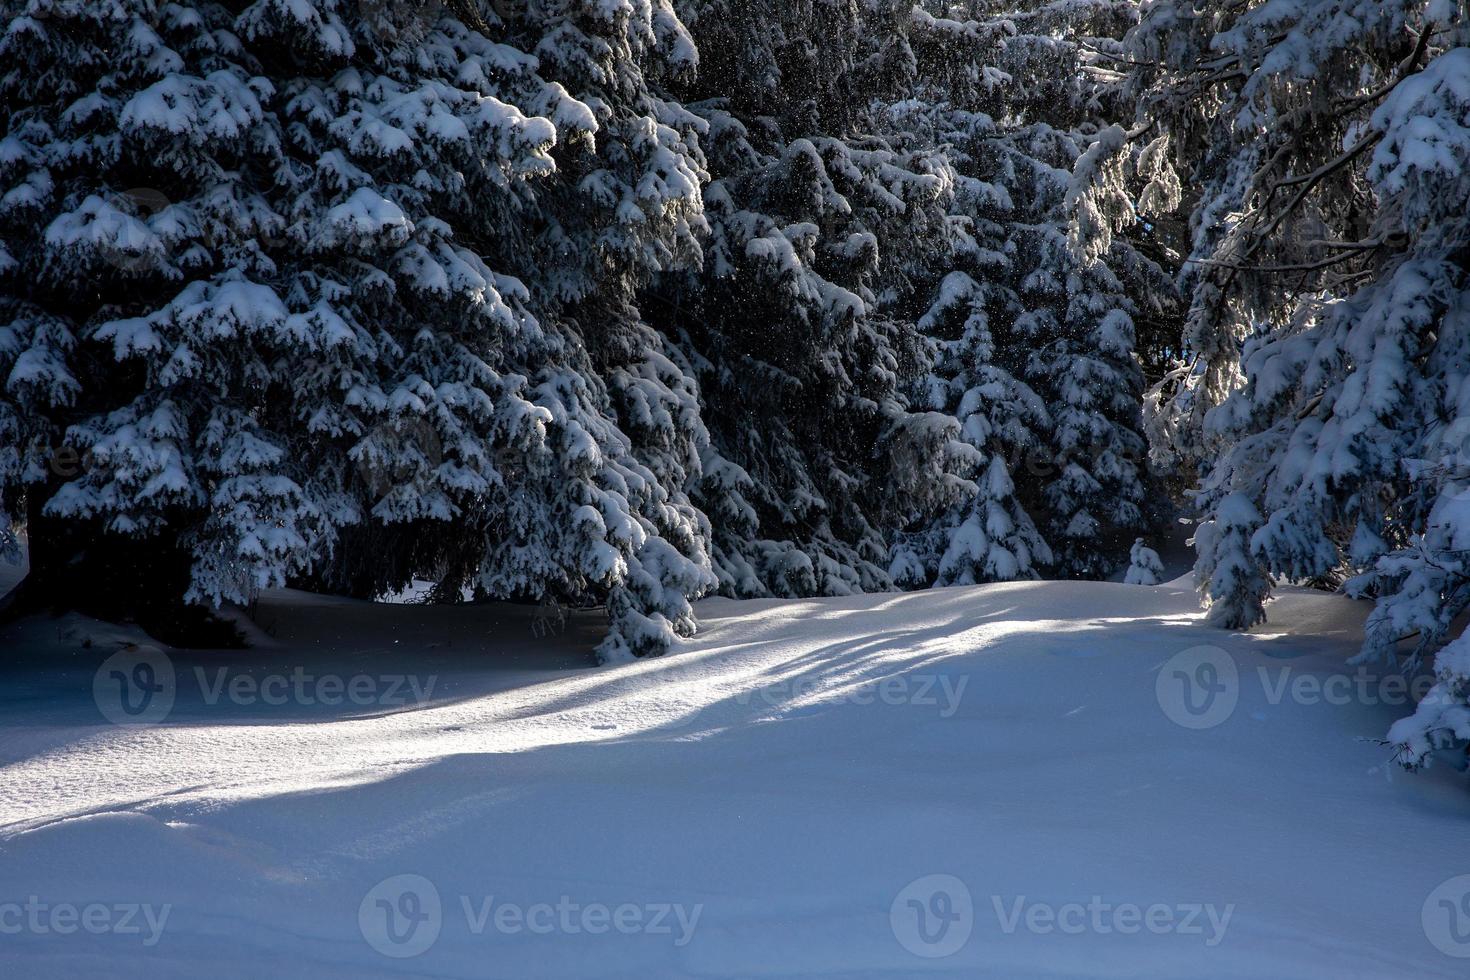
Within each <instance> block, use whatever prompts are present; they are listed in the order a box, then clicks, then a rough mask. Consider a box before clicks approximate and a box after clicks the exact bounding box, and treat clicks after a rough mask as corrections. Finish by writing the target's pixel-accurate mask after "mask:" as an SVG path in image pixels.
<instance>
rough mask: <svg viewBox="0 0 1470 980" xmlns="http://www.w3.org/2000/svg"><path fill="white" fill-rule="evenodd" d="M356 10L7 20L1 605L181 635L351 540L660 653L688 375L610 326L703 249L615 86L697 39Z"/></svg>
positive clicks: (296, 3) (680, 535)
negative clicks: (377, 536) (49, 608)
mask: <svg viewBox="0 0 1470 980" xmlns="http://www.w3.org/2000/svg"><path fill="white" fill-rule="evenodd" d="M371 6H372V10H371V11H368V12H370V13H372V14H373V16H371V17H369V16H366V13H365V8H362V7H360V6H359V5H358V4H356V3H348V2H346V0H292V2H286V0H256V2H252V3H236V4H229V5H221V4H203V3H201V4H188V3H182V4H181V3H167V4H165V3H159V2H153V0H103V2H99V3H77V2H73V0H33V2H30V3H27V4H25V5H21V4H18V3H7V4H5V5H4V7H3V10H4V17H3V24H4V28H3V30H4V34H3V38H0V62H3V64H4V66H5V68H4V70H3V74H0V104H3V105H4V107H5V109H4V136H3V139H0V275H3V276H4V278H5V289H4V296H3V299H0V375H3V377H4V378H5V387H4V392H3V395H0V433H3V436H4V440H3V442H4V445H5V447H6V448H5V450H4V451H3V455H0V503H3V504H4V506H5V508H6V511H7V513H6V515H5V516H6V521H5V523H6V524H7V525H11V524H14V523H15V522H17V521H18V520H19V519H20V518H21V516H22V513H21V508H22V507H23V508H24V512H25V514H26V515H27V516H28V517H29V520H28V521H27V533H28V534H29V537H30V548H31V556H32V573H31V576H30V578H29V579H28V584H27V586H26V587H25V588H26V591H25V592H24V593H23V594H22V598H23V599H24V600H25V601H27V602H32V601H33V602H37V603H46V604H53V603H62V604H69V605H81V604H87V603H89V602H90V603H93V604H97V603H98V601H99V597H108V598H110V599H111V600H113V601H112V602H111V603H110V605H111V606H112V607H113V608H111V609H109V610H107V611H109V612H111V613H113V614H131V615H136V616H139V617H140V618H142V619H144V620H145V622H147V623H148V625H150V626H151V627H153V628H155V629H158V630H159V631H161V632H165V633H170V632H171V633H172V635H176V636H178V637H179V638H187V637H186V635H185V634H188V633H189V630H188V629H187V628H184V627H183V626H181V625H180V623H179V620H178V616H179V615H180V614H179V612H178V608H179V607H178V601H179V600H181V599H183V598H186V597H187V598H188V599H189V600H191V601H194V602H206V603H207V602H210V601H215V602H218V601H221V600H239V599H244V598H246V597H248V596H249V595H250V594H251V592H252V591H253V590H254V589H257V588H259V587H261V586H266V585H275V584H280V583H283V582H285V581H288V580H291V579H292V578H293V577H296V576H300V575H303V574H306V573H308V572H311V571H313V570H318V571H319V570H322V569H324V568H325V569H326V570H327V571H326V574H327V576H328V577H329V578H330V577H333V576H337V577H342V576H343V575H344V574H345V572H344V571H343V567H342V565H341V564H340V563H341V562H342V560H343V558H344V552H347V551H350V550H351V546H352V544H353V541H352V539H350V538H349V539H347V540H343V538H342V534H343V531H344V529H351V528H353V527H356V526H361V525H364V524H368V525H373V526H377V527H378V528H379V529H380V531H384V533H387V532H386V530H385V529H392V528H394V527H397V528H400V529H403V530H405V531H406V532H407V533H406V534H400V535H397V536H394V540H395V542H396V543H397V544H398V547H397V548H395V549H393V552H392V555H393V558H392V560H391V561H390V562H389V563H388V564H390V565H391V567H392V568H393V572H392V574H394V575H397V576H399V577H400V578H401V577H404V576H406V575H408V574H414V573H417V574H445V573H446V572H447V574H451V575H454V576H457V577H459V578H462V579H467V580H468V582H469V583H470V584H472V585H473V586H474V587H475V588H476V589H477V590H479V591H480V592H481V593H482V594H492V595H538V594H541V593H543V592H550V593H557V594H563V595H567V596H569V597H572V598H574V599H587V598H599V599H604V600H605V601H606V602H607V603H608V607H609V611H610V613H611V617H612V630H611V632H610V635H609V638H608V640H607V641H606V643H605V644H604V645H603V647H602V651H603V653H604V655H605V656H607V657H610V658H619V657H623V656H627V655H629V654H632V653H644V652H650V651H654V650H657V649H660V648H661V647H662V646H663V645H665V644H666V643H667V642H668V641H669V640H670V639H671V638H672V637H673V635H674V634H675V633H676V632H687V631H688V630H689V629H691V628H692V618H691V616H690V610H689V604H688V599H689V597H691V596H693V595H696V594H698V593H699V592H700V591H701V590H703V589H704V588H706V587H707V586H708V585H710V584H712V582H713V579H712V577H711V576H710V573H709V571H708V565H709V562H708V557H707V554H706V541H707V536H708V528H707V525H706V524H705V523H704V522H703V520H702V518H701V517H700V515H699V514H698V513H697V512H696V511H695V510H694V509H693V508H692V507H691V506H689V504H688V501H687V498H686V496H685V494H684V486H685V484H686V483H687V482H688V480H689V473H688V472H687V470H688V468H690V467H692V466H696V465H697V464H698V460H699V456H700V453H701V452H702V451H703V449H704V445H705V441H706V439H705V436H704V433H703V429H702V427H701V426H700V425H699V423H698V413H697V406H696V405H695V402H694V398H693V390H694V389H693V387H692V382H691V381H690V379H689V373H688V371H687V369H685V368H684V367H682V366H681V365H680V364H679V362H678V361H677V360H676V359H673V358H670V357H668V356H665V355H663V354H662V353H661V352H660V351H661V345H660V344H659V343H658V341H657V338H656V336H654V335H653V334H652V333H651V332H650V331H648V330H647V328H645V327H643V326H642V325H641V323H640V321H639V319H638V317H637V313H636V310H635V309H634V307H633V305H632V302H631V299H632V296H633V294H634V290H635V288H636V286H637V282H638V279H639V277H640V276H642V275H646V274H647V273H648V272H650V271H651V270H653V269H657V268H666V267H670V266H675V265H677V264H679V263H680V262H684V261H690V260H692V259H693V258H694V257H695V255H696V254H697V248H696V246H695V244H694V234H695V232H696V231H697V230H698V211H699V188H698V184H699V179H700V171H699V161H698V157H697V154H695V153H694V152H693V151H692V150H691V149H689V147H688V146H687V144H686V143H685V135H686V134H687V133H689V132H691V131H692V127H694V126H695V125H696V123H695V122H694V121H693V120H687V119H686V120H684V121H683V122H682V123H680V122H678V121H677V120H676V121H675V124H670V122H669V118H671V117H672V116H676V115H677V113H676V112H674V110H672V109H668V108H667V107H664V106H662V105H661V104H660V103H659V102H658V100H656V99H654V98H653V97H652V96H651V95H649V94H648V93H647V92H646V91H644V90H643V84H644V83H643V75H642V73H641V71H640V70H639V66H640V65H641V64H643V63H644V62H647V63H649V64H655V63H657V64H666V65H667V66H668V67H669V70H677V69H678V68H679V67H680V66H681V65H687V63H688V62H689V60H690V59H691V58H692V57H693V55H692V50H691V49H690V47H689V44H688V37H687V35H686V34H685V33H684V32H683V31H682V29H681V28H680V27H679V24H678V21H677V19H676V18H675V17H674V16H673V14H672V12H671V11H670V10H669V9H668V7H667V6H666V5H664V4H661V3H654V4H645V5H642V6H640V7H639V8H638V9H636V10H634V9H632V8H618V9H616V10H604V9H602V8H596V9H593V8H590V7H584V6H583V5H581V4H577V3H570V2H568V3H561V4H558V3H549V4H537V5H532V6H531V7H528V8H526V9H525V10H522V11H519V12H511V13H509V14H508V15H507V18H508V19H502V18H501V16H500V15H499V14H497V13H496V10H495V9H493V8H491V7H490V6H489V5H480V4H477V3H471V2H468V0H456V2H454V3H451V4H448V5H447V7H445V6H441V5H438V4H430V5H427V6H422V5H413V4H397V3H392V2H384V3H377V4H373V5H371ZM22 7H24V9H22ZM508 9H509V8H508ZM466 21H469V22H471V23H472V24H473V25H474V26H473V27H472V26H467V24H466ZM510 21H514V22H513V23H511V22H510ZM482 31H490V32H492V33H495V34H497V35H499V36H501V37H506V38H514V39H515V43H514V44H512V43H503V42H502V41H499V40H491V39H490V38H489V37H487V36H485V34H484V33H482ZM543 67H544V69H545V70H544V72H543ZM569 85H571V86H578V87H581V88H583V89H584V91H585V92H586V98H585V99H583V98H576V97H573V95H571V94H570V93H569V91H568V86H569ZM680 125H683V126H684V127H685V129H683V130H681V129H680V128H679V126H680ZM599 141H600V142H599ZM139 188H145V189H147V190H138V189H139ZM530 271H534V272H536V273H537V278H536V279H535V280H526V281H532V282H534V286H533V287H531V288H528V286H527V285H525V284H524V281H523V280H522V279H518V278H516V277H515V276H514V275H513V274H512V273H515V272H521V273H525V272H530ZM542 315H544V317H545V319H541V318H540V317H541V316H542ZM57 447H65V452H64V453H58V451H57ZM68 454H71V455H68ZM72 455H74V456H75V457H76V458H79V459H81V460H83V461H84V462H83V463H82V464H81V465H79V466H71V467H67V466H62V465H58V459H60V458H66V459H70V458H72ZM405 541H411V542H413V544H412V547H407V546H405V544H404V542H405ZM140 555H145V556H146V555H152V556H156V560H154V561H152V562H146V563H145V562H143V561H141V560H140V558H139V556H140ZM120 556H123V557H120ZM173 556H178V558H177V559H175V558H174V557H173ZM348 557H350V556H348ZM446 562H448V563H449V564H451V565H453V567H452V568H448V569H446ZM154 565H156V566H157V568H156V572H157V574H156V575H153V573H152V572H150V571H148V570H147V569H148V568H150V567H151V566H154ZM140 568H141V569H144V574H142V575H141V576H140V574H139V570H140ZM140 579H141V580H142V581H140ZM150 579H151V580H150ZM139 586H141V588H140V587H139ZM151 597H158V598H159V600H160V601H159V602H156V603H155V602H153V601H152V598H151ZM154 606H164V607H167V608H153V607H154Z"/></svg>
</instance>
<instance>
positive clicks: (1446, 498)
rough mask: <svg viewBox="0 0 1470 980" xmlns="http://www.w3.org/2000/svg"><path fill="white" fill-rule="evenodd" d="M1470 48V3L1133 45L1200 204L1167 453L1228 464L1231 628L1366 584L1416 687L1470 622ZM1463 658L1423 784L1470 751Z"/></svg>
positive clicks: (1449, 659)
mask: <svg viewBox="0 0 1470 980" xmlns="http://www.w3.org/2000/svg"><path fill="white" fill-rule="evenodd" d="M1467 31H1470V27H1467V23H1466V19H1465V17H1464V11H1463V9H1462V7H1461V6H1460V5H1458V4H1456V3H1453V2H1448V0H1392V2H1381V0H1374V2H1367V0H1313V2H1306V3H1302V2H1297V0H1266V2H1263V3H1256V4H1249V5H1245V4H1236V5H1226V6H1220V7H1211V8H1199V7H1197V6H1196V5H1195V4H1192V3H1184V2H1173V0H1165V2H1160V3H1157V4H1154V5H1153V6H1152V7H1150V8H1149V11H1148V14H1147V16H1146V18H1145V20H1144V21H1143V23H1142V24H1141V25H1140V27H1139V28H1138V29H1137V30H1136V31H1135V32H1134V33H1133V36H1132V37H1131V39H1130V42H1129V44H1128V46H1127V56H1128V58H1129V60H1130V61H1131V62H1133V64H1134V68H1133V71H1134V75H1135V78H1134V86H1135V91H1136V92H1137V94H1138V97H1139V99H1140V120H1139V121H1140V123H1141V125H1140V126H1139V128H1138V130H1137V132H1139V133H1144V134H1147V136H1148V138H1149V139H1150V142H1149V143H1148V147H1150V148H1153V149H1155V150H1156V149H1157V148H1159V147H1160V146H1161V145H1162V146H1164V147H1165V148H1166V149H1167V152H1166V153H1154V154H1153V156H1152V158H1151V160H1150V162H1149V169H1150V170H1151V173H1152V184H1151V186H1152V187H1153V188H1154V191H1155V192H1156V198H1157V200H1159V201H1161V202H1167V200H1168V199H1170V198H1173V197H1176V196H1177V194H1178V192H1177V190H1176V189H1177V188H1178V187H1180V186H1181V184H1182V183H1183V181H1181V180H1180V178H1179V176H1177V175H1188V177H1189V181H1188V183H1189V185H1190V186H1191V187H1192V188H1197V191H1195V193H1193V194H1191V195H1190V196H1191V200H1190V201H1189V202H1188V204H1189V206H1190V208H1191V214H1192V218H1191V221H1192V228H1193V240H1192V252H1191V255H1190V259H1189V262H1188V264H1187V265H1186V267H1185V272H1184V274H1183V276H1182V282H1183V284H1184V286H1185V287H1186V288H1187V289H1188V290H1189V292H1190V295H1191V310H1190V314H1189V318H1188V322H1187V327H1186V330H1185V333H1184V338H1183V340H1184V348H1185V351H1186V353H1187V355H1188V357H1189V361H1188V362H1187V363H1186V365H1185V366H1184V367H1183V368H1182V369H1181V370H1180V371H1179V372H1178V373H1177V374H1176V375H1175V376H1174V377H1173V378H1172V379H1171V381H1170V383H1169V385H1168V386H1167V387H1166V388H1165V389H1164V390H1162V391H1161V392H1160V393H1159V396H1158V397H1157V398H1156V399H1155V402H1156V404H1158V405H1159V406H1160V411H1161V413H1162V414H1163V415H1164V416H1165V417H1166V421H1164V422H1163V423H1162V424H1161V425H1159V426H1158V427H1157V429H1156V431H1157V432H1159V433H1160V434H1162V435H1163V436H1165V437H1166V438H1169V439H1171V440H1172V441H1173V445H1172V446H1170V451H1172V452H1175V453H1179V454H1183V455H1192V456H1193V457H1194V458H1196V459H1199V460H1201V461H1202V462H1203V463H1205V464H1206V469H1205V475H1204V479H1203V482H1202V487H1201V493H1200V494H1199V497H1198V502H1199V505H1200V507H1201V511H1202V516H1203V517H1204V518H1205V523H1204V524H1202V525H1201V528H1200V534H1199V535H1198V536H1197V538H1196V543H1197V546H1198V548H1199V564H1198V566H1197V575H1198V578H1199V581H1200V584H1201V588H1202V590H1203V591H1204V593H1205V596H1206V598H1207V599H1208V600H1209V601H1210V602H1211V618H1212V619H1214V620H1216V621H1218V622H1220V623H1222V624H1225V625H1229V626H1234V627H1244V626H1250V625H1252V624H1253V623H1255V622H1258V621H1259V620H1260V619H1261V618H1263V616H1264V601H1265V599H1266V597H1267V596H1268V594H1269V590H1270V586H1271V581H1272V578H1273V577H1280V578H1285V579H1290V580H1295V581H1301V582H1308V583H1314V584H1320V585H1326V586H1339V585H1340V586H1344V587H1345V588H1346V589H1347V590H1348V591H1349V592H1350V593H1352V594H1355V595H1362V596H1372V597H1375V598H1376V600H1377V605H1376V608H1375V610H1374V612H1373V614H1372V615H1371V617H1370V618H1369V622H1368V627H1367V637H1366V642H1365V645H1364V648H1363V654H1362V658H1363V659H1365V660H1371V659H1380V658H1384V657H1392V656H1394V655H1395V654H1396V653H1398V652H1402V653H1404V655H1405V656H1406V658H1407V660H1406V664H1405V666H1412V665H1413V664H1414V663H1416V662H1417V661H1418V660H1419V659H1420V658H1421V657H1423V656H1426V655H1427V654H1429V653H1431V652H1433V651H1434V650H1436V649H1438V648H1439V647H1440V646H1441V645H1442V644H1443V643H1444V642H1445V640H1446V639H1447V638H1448V631H1449V629H1450V625H1451V623H1452V622H1453V621H1454V619H1455V618H1456V617H1457V616H1458V615H1459V614H1460V613H1461V612H1462V611H1463V610H1464V609H1465V608H1466V606H1467V604H1470V580H1467V577H1466V571H1465V569H1466V566H1465V564H1464V557H1465V551H1464V549H1465V548H1466V546H1467V542H1470V536H1467V535H1470V513H1467V511H1466V510H1465V508H1464V506H1463V504H1462V500H1463V494H1464V488H1465V487H1466V480H1467V478H1470V471H1467V470H1466V469H1465V464H1466V460H1465V458H1464V456H1463V450H1464V446H1463V438H1464V434H1465V432H1466V431H1470V430H1467V425H1470V420H1467V416H1466V409H1467V406H1470V402H1467V401H1466V396H1465V391H1464V389H1465V378H1466V377H1467V375H1470V359H1467V355H1470V347H1467V337H1470V332H1467V326H1470V321H1467V319H1466V310H1467V306H1466V304H1467V293H1466V289H1467V286H1470V281H1467V274H1470V264H1467V254H1470V253H1467V246H1470V218H1467V216H1466V214H1465V209H1464V207H1463V202H1464V201H1465V200H1466V198H1467V195H1470V176H1467V175H1470V49H1467V47H1466V44H1467V41H1470V33H1467ZM1140 139H1142V137H1140ZM1165 141H1167V142H1165ZM1148 152H1150V151H1149V150H1144V154H1147V153H1148ZM1404 641H1409V642H1408V645H1407V646H1406V647H1404V648H1402V649H1401V648H1400V647H1399V644H1400V643H1402V642H1404ZM1447 649H1448V650H1449V652H1447V653H1445V654H1444V655H1443V659H1442V660H1441V661H1440V664H1439V667H1440V678H1441V684H1440V686H1439V687H1438V688H1437V689H1436V691H1435V692H1434V694H1433V695H1432V696H1431V698H1430V699H1429V700H1428V701H1426V705H1427V707H1421V710H1420V712H1419V713H1418V714H1417V715H1416V718H1415V721H1413V722H1412V723H1405V724H1402V725H1399V726H1396V727H1395V729H1394V732H1393V734H1392V736H1391V737H1392V739H1393V740H1394V741H1395V742H1396V743H1398V745H1399V750H1400V753H1401V754H1400V758H1401V760H1402V761H1405V762H1406V763H1408V764H1411V765H1414V764H1419V763H1420V762H1422V761H1423V760H1424V758H1425V756H1426V753H1427V751H1428V747H1429V746H1431V745H1434V744H1439V743H1441V742H1443V741H1445V740H1453V739H1455V738H1461V739H1463V738H1464V736H1465V734H1466V733H1465V730H1464V726H1463V724H1462V723H1460V722H1456V721H1455V719H1456V717H1463V715H1462V714H1461V715H1457V714H1456V712H1457V711H1459V710H1460V709H1453V710H1451V708H1452V706H1453V705H1457V704H1459V705H1462V704H1463V703H1464V700H1465V685H1464V677H1463V671H1462V670H1461V669H1460V664H1459V660H1457V659H1456V658H1457V656H1458V653H1457V652H1456V650H1457V649H1458V648H1447Z"/></svg>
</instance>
